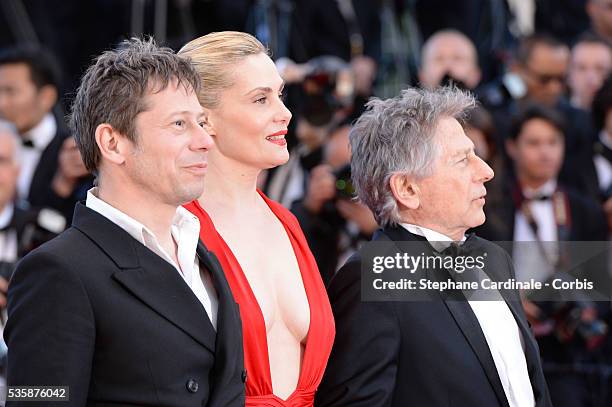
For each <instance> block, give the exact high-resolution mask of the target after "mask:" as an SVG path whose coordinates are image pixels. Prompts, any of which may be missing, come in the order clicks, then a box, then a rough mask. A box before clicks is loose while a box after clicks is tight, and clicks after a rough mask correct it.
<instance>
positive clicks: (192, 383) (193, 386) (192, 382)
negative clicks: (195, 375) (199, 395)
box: [186, 379, 200, 393]
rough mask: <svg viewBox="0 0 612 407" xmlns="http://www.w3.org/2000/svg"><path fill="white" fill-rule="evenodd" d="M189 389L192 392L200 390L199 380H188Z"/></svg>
mask: <svg viewBox="0 0 612 407" xmlns="http://www.w3.org/2000/svg"><path fill="white" fill-rule="evenodd" d="M186 386H187V390H189V392H191V393H195V392H197V391H198V388H199V387H200V385H199V384H198V382H196V381H195V380H193V379H189V380H187V384H186Z"/></svg>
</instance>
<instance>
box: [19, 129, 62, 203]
mask: <svg viewBox="0 0 612 407" xmlns="http://www.w3.org/2000/svg"><path fill="white" fill-rule="evenodd" d="M56 121H57V125H58V129H57V132H56V133H55V137H53V139H52V140H51V142H50V143H49V145H48V146H47V147H46V148H45V149H44V150H43V151H42V153H41V154H40V159H39V160H38V163H37V164H36V168H35V169H34V173H33V174H32V181H31V182H30V190H29V191H28V201H32V200H34V201H36V197H37V196H39V195H41V194H42V192H41V191H44V190H45V189H46V188H49V183H50V182H51V179H52V178H53V176H54V175H55V171H56V170H57V167H58V156H59V152H60V150H61V148H62V144H63V143H64V140H65V139H66V138H67V137H68V134H67V133H66V132H64V131H63V129H62V128H61V127H59V126H61V124H60V123H61V120H56ZM43 195H44V194H43Z"/></svg>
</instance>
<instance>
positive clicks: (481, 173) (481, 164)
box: [475, 157, 495, 183]
mask: <svg viewBox="0 0 612 407" xmlns="http://www.w3.org/2000/svg"><path fill="white" fill-rule="evenodd" d="M476 166H477V168H476V172H475V175H476V180H477V181H478V182H482V183H485V182H487V181H491V180H492V179H493V177H494V176H495V173H494V172H493V169H492V168H491V167H489V164H487V163H486V162H485V161H484V160H483V159H482V158H480V157H476Z"/></svg>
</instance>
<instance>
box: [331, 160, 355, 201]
mask: <svg viewBox="0 0 612 407" xmlns="http://www.w3.org/2000/svg"><path fill="white" fill-rule="evenodd" d="M334 175H335V177H336V197H337V198H340V199H353V198H354V197H355V186H354V185H353V181H352V179H351V165H350V164H347V165H345V166H344V167H342V168H340V169H339V170H337V171H335V172H334Z"/></svg>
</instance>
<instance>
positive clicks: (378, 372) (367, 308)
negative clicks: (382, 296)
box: [315, 260, 401, 407]
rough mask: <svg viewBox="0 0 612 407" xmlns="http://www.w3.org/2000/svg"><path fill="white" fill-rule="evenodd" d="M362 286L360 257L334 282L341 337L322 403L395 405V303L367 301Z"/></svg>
mask: <svg viewBox="0 0 612 407" xmlns="http://www.w3.org/2000/svg"><path fill="white" fill-rule="evenodd" d="M360 286H361V283H360V262H359V261H354V260H352V261H349V262H348V263H347V264H346V265H345V266H344V267H342V269H340V271H339V272H338V274H337V275H336V276H335V277H334V278H333V280H332V282H331V284H330V287H329V290H328V291H329V296H330V302H331V305H332V309H333V312H334V317H335V320H336V340H335V343H334V347H333V349H332V353H331V356H330V359H329V362H328V365H327V369H326V371H325V376H324V377H323V381H322V383H321V385H320V387H319V390H318V392H317V397H316V402H315V405H316V406H363V407H378V406H388V405H391V401H392V397H393V393H394V388H395V385H396V376H397V366H398V358H399V348H400V337H401V332H400V326H399V323H398V320H397V317H396V313H395V308H394V306H393V303H389V302H362V301H361V288H360Z"/></svg>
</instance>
